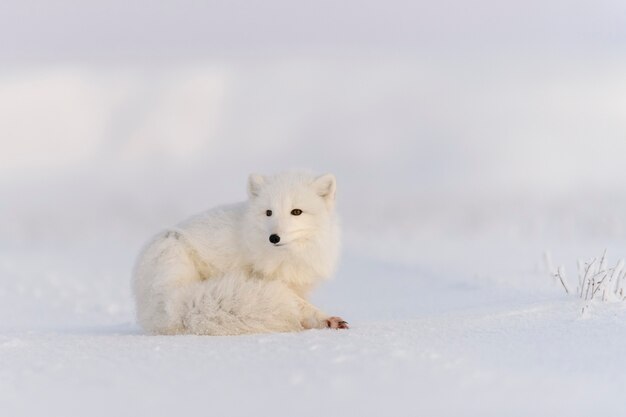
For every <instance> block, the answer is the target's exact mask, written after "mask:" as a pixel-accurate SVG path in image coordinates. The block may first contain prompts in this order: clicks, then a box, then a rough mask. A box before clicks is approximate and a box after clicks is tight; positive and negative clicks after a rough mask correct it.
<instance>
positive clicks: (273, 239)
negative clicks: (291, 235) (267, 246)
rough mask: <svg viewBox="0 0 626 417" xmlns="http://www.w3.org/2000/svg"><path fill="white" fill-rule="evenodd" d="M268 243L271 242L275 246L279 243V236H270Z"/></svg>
mask: <svg viewBox="0 0 626 417" xmlns="http://www.w3.org/2000/svg"><path fill="white" fill-rule="evenodd" d="M270 242H272V243H273V244H277V243H278V242H280V236H278V235H270Z"/></svg>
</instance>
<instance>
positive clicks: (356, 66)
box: [0, 0, 626, 417]
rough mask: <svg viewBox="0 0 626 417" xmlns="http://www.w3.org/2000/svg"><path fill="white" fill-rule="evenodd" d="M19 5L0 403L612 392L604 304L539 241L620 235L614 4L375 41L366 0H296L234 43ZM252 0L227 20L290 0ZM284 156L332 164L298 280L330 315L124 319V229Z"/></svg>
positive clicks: (615, 247) (204, 199)
mask: <svg viewBox="0 0 626 417" xmlns="http://www.w3.org/2000/svg"><path fill="white" fill-rule="evenodd" d="M31 3H32V4H35V3H36V2H21V3H19V5H18V3H17V2H16V3H15V4H14V5H12V6H11V7H9V6H6V10H3V11H2V12H0V13H2V15H1V16H0V23H2V24H0V35H2V36H3V38H5V39H7V38H8V37H9V36H15V37H16V38H15V39H19V40H20V42H21V43H20V42H13V43H11V42H9V43H6V44H3V45H0V51H1V52H3V54H0V62H1V63H2V65H1V66H0V410H1V411H0V414H1V415H2V416H11V417H12V416H16V417H17V416H44V415H45V416H83V415H90V416H107V417H108V416H143V415H146V416H154V417H157V416H172V415H185V414H199V415H210V416H213V415H216V416H218V415H219V416H250V415H255V416H271V417H281V416H284V417H290V416H315V417H321V416H382V415H388V416H454V417H459V416H479V417H486V416H494V417H495V416H498V417H501V416H524V417H527V416H546V417H548V416H560V415H563V416H568V417H574V416H589V415H601V416H623V415H624V413H626V402H625V400H624V398H623V387H624V386H626V366H625V365H624V363H623V362H622V359H624V357H625V354H624V352H625V349H626V304H625V303H624V302H621V303H620V302H618V303H592V304H591V306H590V308H588V309H587V310H586V313H585V314H584V315H583V314H581V309H582V308H583V306H584V305H585V303H583V302H582V301H581V300H579V299H578V298H577V297H576V296H575V295H566V294H565V291H564V290H563V288H562V287H561V285H560V284H559V283H558V281H557V280H555V279H554V278H553V277H551V276H550V273H549V271H548V269H549V267H548V265H547V264H546V262H545V261H544V258H545V256H546V253H547V254H549V257H550V258H551V259H552V262H553V264H554V265H555V266H558V265H564V266H565V269H566V272H567V276H568V278H569V280H568V283H569V284H570V287H571V288H575V286H576V281H577V278H576V264H577V260H579V259H581V260H583V261H587V260H589V259H591V258H593V257H598V256H600V255H601V254H602V253H603V251H604V250H607V256H608V259H609V264H615V263H616V262H617V261H618V259H620V258H626V193H625V192H624V190H625V189H626V174H625V172H626V170H625V161H626V136H625V134H626V60H625V59H624V55H623V54H622V53H619V51H620V50H622V49H623V48H622V47H623V43H624V39H626V35H625V33H624V27H626V24H620V22H621V21H623V20H624V16H626V15H625V14H624V13H623V11H624V7H623V5H621V6H620V5H619V4H618V3H617V2H611V1H601V2H597V4H596V6H594V7H591V6H587V5H583V4H582V3H580V4H578V5H576V6H575V7H569V6H568V8H567V9H562V8H560V7H558V5H557V3H558V2H535V1H531V2H528V3H527V5H528V6H524V7H528V9H525V8H524V7H521V6H516V8H513V9H511V10H508V9H506V7H505V8H500V9H497V10H492V6H494V5H496V4H499V3H496V2H490V1H481V2H479V3H478V4H481V5H483V6H484V7H483V8H482V9H480V8H479V9H480V10H478V11H476V10H474V11H470V12H468V11H463V10H460V9H459V10H460V11H459V10H457V12H456V13H453V15H452V16H450V20H445V19H444V20H441V21H445V22H446V23H445V24H444V27H443V29H441V28H440V23H437V22H441V21H440V20H438V19H437V16H439V13H440V12H441V10H439V9H438V8H437V7H435V6H433V5H426V3H424V2H418V3H419V4H422V5H426V6H427V7H426V6H425V9H424V14H423V15H422V14H419V16H420V17H419V18H416V19H418V20H419V22H413V21H412V20H411V19H409V18H406V19H405V20H402V22H400V23H398V24H392V23H393V21H392V20H393V19H391V16H392V13H391V12H389V11H388V10H387V11H386V14H383V15H382V17H381V18H382V19H387V20H385V22H386V23H385V22H383V23H380V25H379V26H376V28H378V29H380V32H381V33H384V36H383V35H381V38H380V39H379V38H376V37H375V36H374V35H373V34H372V33H373V32H372V31H371V30H370V29H371V27H370V26H368V25H366V24H365V23H363V22H365V21H368V19H370V20H371V21H374V18H375V17H376V18H378V17H379V15H378V13H377V12H376V11H375V10H374V9H373V8H372V9H371V10H369V9H368V10H369V11H363V10H361V11H359V12H358V13H357V17H360V18H363V19H364V20H363V19H361V20H359V19H357V18H356V17H355V18H353V20H352V21H349V22H348V25H349V26H348V27H350V28H352V29H353V30H347V29H345V28H343V26H341V24H339V23H337V22H339V21H341V19H340V17H341V18H345V19H349V18H347V17H346V15H347V14H348V12H347V9H346V10H343V9H342V10H338V11H337V10H336V11H335V12H337V13H339V17H337V15H332V16H335V17H336V18H337V19H338V20H337V22H335V21H334V20H332V19H330V17H328V16H327V13H321V12H319V13H317V14H315V13H313V11H312V9H310V10H306V13H304V12H303V13H302V14H301V15H298V16H299V17H297V18H295V19H294V20H293V21H290V22H291V23H289V24H287V23H283V26H281V25H278V26H277V28H274V31H273V32H272V31H270V32H269V33H270V34H269V35H267V36H266V37H265V38H263V37H261V40H258V39H256V38H255V39H254V40H250V39H243V38H239V37H237V36H236V35H234V33H235V32H236V30H235V29H237V27H235V28H234V29H232V30H230V29H229V26H228V21H227V20H224V21H222V20H221V19H220V18H219V16H218V17H215V16H213V15H211V17H210V19H209V23H210V24H211V25H213V26H210V25H209V26H205V25H204V24H203V22H202V19H200V17H197V18H195V17H194V19H192V20H191V21H190V22H189V29H185V28H187V26H186V25H184V24H183V23H181V22H184V21H185V19H184V17H186V16H187V17H188V15H186V14H185V13H184V12H182V11H181V10H182V9H181V10H179V9H170V8H168V7H169V6H165V5H164V4H162V5H161V6H162V7H161V8H156V9H151V11H152V14H153V15H152V18H153V25H152V26H150V25H148V26H147V27H144V29H145V30H146V32H145V34H146V36H145V39H144V37H142V34H143V32H141V31H133V30H131V29H130V28H131V27H134V26H133V22H134V20H133V16H135V14H137V13H139V12H140V11H141V10H142V7H139V6H137V7H136V8H134V9H132V10H130V11H129V13H130V14H129V16H130V17H128V16H127V17H125V18H120V19H121V20H119V21H117V25H118V26H115V27H114V28H113V29H107V30H109V32H106V31H105V30H104V29H103V28H104V27H105V25H104V24H103V23H102V22H104V21H108V20H107V18H106V17H107V16H109V17H111V16H114V15H116V14H115V13H116V11H115V8H114V6H109V5H108V3H107V5H104V3H103V5H101V6H99V8H97V10H95V9H94V10H95V11H96V12H97V13H96V14H97V15H98V16H104V17H102V19H103V20H102V21H94V22H91V21H89V20H88V19H86V16H87V11H89V12H92V11H94V10H91V9H89V7H95V6H89V7H88V6H84V7H86V9H85V8H83V9H81V8H80V7H83V6H78V5H74V6H76V7H79V8H78V9H77V10H76V11H75V16H79V17H82V18H85V20H84V21H82V23H81V24H80V25H78V24H76V25H72V24H69V23H68V22H69V21H68V22H66V23H68V24H66V25H65V26H63V27H62V28H60V29H59V28H57V27H56V26H55V25H53V23H50V22H57V21H60V20H62V19H63V17H62V15H63V13H62V10H61V8H59V9H58V10H57V9H56V8H53V7H52V6H50V5H48V6H46V5H44V4H43V3H42V4H41V5H40V6H41V9H39V8H34V9H37V10H38V11H37V12H32V13H34V14H33V15H29V14H28V13H30V12H28V10H27V9H28V7H31V6H32V4H31ZM61 3H63V4H65V3H67V2H61ZM118 3H119V2H115V1H113V2H112V4H118ZM400 3H402V2H399V1H396V2H392V4H394V5H395V6H397V7H399V4H400ZM68 4H69V3H68ZM137 4H139V5H141V2H138V3H137ZM151 4H152V3H150V5H151ZM269 4H270V5H271V6H274V8H272V7H269V6H268V8H267V9H266V8H262V9H263V10H261V9H260V8H259V6H254V7H255V9H254V10H253V11H254V13H259V14H260V15H261V17H263V16H264V17H265V19H262V18H261V19H253V18H252V17H251V16H254V13H252V12H251V14H250V15H244V16H242V19H243V23H237V24H238V25H239V26H238V28H239V29H242V28H243V27H244V26H243V25H244V24H245V25H246V26H245V27H248V26H247V25H248V24H249V25H251V26H250V27H251V28H252V29H250V30H251V32H252V33H261V32H262V31H263V29H264V26H263V24H264V23H263V22H266V21H271V18H272V16H274V13H275V11H276V10H279V9H280V8H282V7H287V8H290V6H288V3H286V2H281V1H278V0H275V1H271V2H269ZM451 4H452V5H454V4H456V6H459V4H460V3H455V2H451ZM590 4H591V3H590ZM29 5H30V6H29ZM118 5H119V4H118ZM144 6H148V5H147V4H144ZM370 6H371V4H370ZM404 6H406V5H404ZM488 6H489V7H488ZM33 7H34V6H33ZM193 7H201V6H198V5H195V6H193ZM207 7H208V6H207ZM224 7H225V9H224V10H222V14H224V15H228V16H231V15H230V14H229V13H230V12H233V10H234V9H229V7H231V6H224ZM232 7H234V6H232ZM307 7H309V6H307ZM511 7H513V6H511ZM257 8H258V10H257ZM34 9H33V10H34ZM86 10H87V11H86ZM190 10H191V9H190ZM455 10H456V9H455ZM486 10H490V11H486ZM290 11H291V12H293V10H291V9H290ZM521 11H526V12H527V13H526V14H524V13H521V14H520V12H521ZM538 11H541V13H539V12H538ZM200 12H202V13H204V12H206V10H204V9H203V10H199V11H198V16H204V15H203V14H202V13H200ZM189 13H191V12H189ZM233 13H234V12H233ZM311 13H312V14H311ZM350 13H352V12H350ZM466 13H469V16H470V18H472V19H474V20H473V21H472V22H471V23H467V21H466V20H465V19H466ZM234 14H236V15H238V14H237V13H234ZM444 14H445V13H444ZM166 15H167V16H170V15H171V16H173V17H172V19H174V22H173V23H172V22H171V21H169V20H167V19H166V18H165V17H164V16H166ZM206 15H207V16H208V14H206ZM309 15H311V16H313V17H312V18H311V19H312V20H310V21H309V19H308V18H306V17H303V16H309ZM520 15H521V16H522V18H519V16H520ZM3 16H4V17H3ZM7 16H8V18H7ZM24 16H30V19H31V23H33V22H35V23H37V24H41V25H42V26H41V27H42V28H43V29H41V30H42V31H43V32H46V34H47V35H48V36H45V37H42V38H41V39H39V38H38V37H36V36H34V35H33V34H32V33H30V32H29V31H28V30H26V29H24V27H23V26H22V23H21V22H23V19H26V18H25V17H24ZM33 16H35V17H33ZM89 16H91V15H89ZM194 16H195V15H194ZM446 16H447V15H446ZM494 16H498V17H499V18H500V20H498V23H497V24H491V23H490V24H485V22H487V21H490V20H489V19H487V18H488V17H494ZM537 16H541V17H540V18H539V17H537ZM44 17H45V19H44ZM231 17H232V16H231ZM1 19H5V21H2V20H1ZM38 19H39V20H38ZM328 19H330V20H328ZM485 19H486V20H485ZM524 19H526V20H524ZM620 19H621V20H620ZM470 20H471V19H470ZM237 21H239V20H237ZM322 21H323V22H325V25H324V26H323V27H324V28H325V31H324V36H323V37H322V38H321V40H319V39H317V38H316V37H315V36H314V35H312V34H315V33H317V30H318V26H316V24H314V23H312V22H322ZM165 23H168V24H170V23H171V24H172V25H173V26H177V25H178V26H177V27H179V29H185V30H182V31H181V32H180V35H179V37H178V38H172V39H170V38H167V39H165V35H163V34H162V33H163V32H162V31H161V28H162V26H163V25H164V24H165ZM413 23H420V25H417V24H413ZM622 23H623V22H622ZM46 25H48V26H46ZM284 25H287V26H288V27H287V26H284ZM207 27H209V29H207ZM211 27H212V28H213V29H210V28H211ZM215 27H217V29H215ZM416 28H418V29H416ZM581 28H582V29H581ZM383 29H386V30H383ZM396 29H397V30H396ZM579 29H580V30H579ZM437 30H441V31H442V32H441V33H439V32H437ZM118 31H119V32H120V33H122V34H126V35H127V37H128V38H127V39H125V38H124V39H122V38H123V37H120V38H117V37H113V38H110V39H109V38H108V37H106V36H103V37H102V38H99V37H98V36H97V35H98V34H101V32H102V33H105V34H106V33H108V34H109V35H110V34H112V33H113V32H115V34H117V33H118ZM211 31H213V32H211ZM282 31H284V32H282ZM420 31H423V33H422V32H420ZM43 32H42V33H43ZM466 33H472V34H474V35H475V36H469V37H466V36H465V34H466ZM530 33H532V35H530ZM150 34H152V35H153V36H152V37H150V36H148V35H150ZM214 34H221V35H223V38H220V39H226V40H225V41H224V42H226V48H227V49H228V48H232V49H234V50H236V51H237V52H234V53H224V49H219V48H218V43H219V42H217V41H213V43H210V42H209V43H207V44H206V45H205V44H203V43H202V42H201V40H202V39H208V38H209V37H211V36H212V35H214ZM288 34H291V35H293V36H292V38H293V41H292V43H291V44H289V43H287V44H281V43H277V42H278V40H281V39H283V38H289V36H287V35H288ZM422 34H426V35H428V36H426V38H428V39H431V38H432V39H437V41H434V40H431V41H424V40H423V39H422V38H420V39H422V41H419V42H417V41H415V42H412V41H410V39H413V38H415V39H417V38H419V37H420V36H421V35H422ZM210 35H211V36H210ZM434 35H441V36H434ZM120 36H121V35H120ZM360 37H363V38H364V39H366V41H362V42H361V41H358V39H360ZM105 38H106V39H107V40H105ZM457 38H463V39H464V42H460V43H458V44H457V43H455V40H456V39H457ZM11 39H13V38H11ZM198 39H199V40H198ZM494 39H495V40H494ZM520 39H521V40H522V41H520ZM39 40H40V41H41V42H39ZM335 40H337V42H338V45H339V46H337V45H336V44H335ZM96 41H97V42H100V43H101V45H100V46H101V48H100V49H92V48H90V47H89V42H96ZM314 41H315V42H314ZM168 42H169V43H168ZM194 42H195V43H194ZM220 42H221V41H220ZM246 42H247V43H250V44H251V45H252V46H251V47H250V49H246V48H245V47H241V45H245V44H246ZM61 44H63V45H65V47H60V46H59V45H61ZM183 44H184V45H185V47H184V48H183V47H180V46H181V45H183ZM119 45H125V46H127V49H124V48H121V49H119V48H118V46H119ZM161 45H166V47H163V48H162V49H161V48H160V46H161ZM207 45H208V46H207ZM329 45H331V46H332V47H331V46H329ZM204 46H206V47H207V48H209V49H211V48H214V49H215V48H217V49H218V50H219V51H220V52H219V53H216V54H213V55H211V54H204V55H203V54H202V53H201V52H199V51H203V48H204ZM300 47H302V48H300ZM237 48H239V49H237ZM163 51H169V52H167V53H165V52H163ZM622 52H623V51H622ZM141 54H144V55H143V56H140V57H139V58H138V59H134V58H133V57H135V55H141ZM151 54H152V55H155V56H156V58H154V59H152V58H151V57H150V56H148V55H151ZM292 168H308V169H312V170H314V171H316V172H320V173H323V172H333V173H334V174H336V176H337V180H338V196H337V197H338V209H339V213H340V216H341V219H342V229H343V255H342V258H341V263H340V267H339V270H338V271H337V274H336V276H335V277H334V278H333V279H332V280H331V281H329V282H327V283H325V284H323V285H321V286H320V287H319V288H318V289H317V291H316V292H315V294H314V300H313V301H314V303H315V304H317V305H319V306H320V307H321V308H322V310H324V311H326V312H328V313H330V314H333V315H340V316H342V317H343V318H345V319H346V320H347V321H349V322H350V325H351V329H350V330H348V331H332V330H311V331H306V332H302V333H298V334H271V335H252V336H243V337H200V336H168V337H165V336H149V335H145V334H143V333H142V331H141V329H139V328H138V326H137V325H136V323H135V318H134V306H133V302H132V297H131V293H130V282H129V281H130V271H131V268H132V265H133V262H134V258H135V256H136V254H137V252H138V251H139V248H140V247H141V245H142V244H143V243H144V242H145V241H146V240H147V239H148V238H149V237H150V236H151V235H152V234H154V233H155V232H157V231H159V230H160V229H162V228H164V227H167V226H170V225H172V224H174V223H177V222H178V221H180V220H182V219H184V218H185V217H187V216H189V215H191V214H194V213H196V212H198V211H201V210H203V209H205V208H207V207H211V206H214V205H217V204H222V203H229V202H234V201H237V200H241V199H243V198H245V182H246V178H247V175H248V174H249V173H250V172H261V173H273V172H278V171H283V170H287V169H292Z"/></svg>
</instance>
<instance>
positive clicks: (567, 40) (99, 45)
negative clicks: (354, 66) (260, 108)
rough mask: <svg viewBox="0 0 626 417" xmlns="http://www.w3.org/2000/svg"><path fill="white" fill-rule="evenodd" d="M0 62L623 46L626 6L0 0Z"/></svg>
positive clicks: (396, 0)
mask: <svg viewBox="0 0 626 417" xmlns="http://www.w3.org/2000/svg"><path fill="white" fill-rule="evenodd" d="M0 39H2V42H0V59H2V61H4V62H5V63H6V62H14V61H17V62H21V61H31V60H54V61H58V60H60V61H63V60H81V59H87V60H90V59H113V60H142V59H155V58H156V59H172V58H174V59H185V60H187V59H198V58H211V57H215V56H227V57H228V56H231V55H239V54H268V53H278V54H283V53H289V54H305V55H307V54H311V53H312V52H314V51H338V52H339V53H348V54H354V53H363V52H372V51H377V52H378V51H384V52H386V53H391V54H395V53H397V54H401V55H407V54H418V55H419V54H422V53H432V52H437V53H444V54H445V53H452V54H459V53H461V54H462V53H466V52H467V51H471V52H481V51H482V52H491V53H494V52H498V53H516V51H517V52H520V51H525V52H533V51H534V52H537V51H541V52H542V53H548V54H559V53H574V54H577V53H587V52H591V51H595V52H598V51H602V52H609V53H611V52H614V53H619V52H623V51H626V49H625V48H624V46H625V44H626V2H624V1H620V0H587V1H580V0H578V1H566V0H556V1H555V0H548V1H541V0H527V1H498V0H479V1H460V0H443V1H432V0H431V1H424V0H407V1H402V0H392V1H372V0H366V1H355V0H347V1H339V0H333V1H328V0H321V1H315V2H295V1H289V0H265V1H255V0H252V1H241V0H231V1H209V2H202V1H193V0H181V1H163V0H160V1H147V0H140V1H125V0H124V1H120V0H110V1H97V2H96V1H79V0H75V1H72V0H59V1H45V0H38V1H33V0H8V1H7V0H4V1H2V2H0Z"/></svg>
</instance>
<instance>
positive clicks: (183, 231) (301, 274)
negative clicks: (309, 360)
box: [133, 173, 348, 335]
mask: <svg viewBox="0 0 626 417" xmlns="http://www.w3.org/2000/svg"><path fill="white" fill-rule="evenodd" d="M335 190H336V181H335V177H334V176H333V175H332V174H326V175H322V176H319V177H315V176H313V175H310V174H306V173H285V174H279V175H275V176H262V175H254V174H252V175H250V177H249V179H248V200H247V201H246V202H242V203H238V204H233V205H230V206H223V207H217V208H213V209H210V210H208V211H205V212H203V213H201V214H199V215H196V216H194V217H191V218H190V219H188V220H186V221H184V222H182V223H180V224H179V225H178V226H177V227H174V228H170V229H168V230H165V231H163V232H161V233H159V234H158V235H157V236H155V237H154V238H153V239H152V240H151V241H150V242H148V244H147V245H146V246H145V248H144V249H143V251H142V252H141V254H140V255H139V258H138V260H137V263H136V265H135V269H134V273H133V290H134V294H135V301H136V306H137V317H138V321H139V323H140V325H141V326H142V327H143V328H144V329H145V330H146V331H148V332H151V333H158V334H181V333H190V334H204V335H237V334H245V333H265V332H289V331H298V330H303V329H311V328H325V327H330V328H339V329H347V328H348V325H347V322H345V321H344V320H342V319H341V318H340V317H331V316H328V315H326V314H324V313H322V312H321V311H319V310H318V309H317V308H316V307H314V306H313V305H312V304H310V303H309V302H308V301H307V296H308V294H309V292H310V290H311V289H312V287H313V286H314V284H316V283H317V282H318V281H320V280H321V279H324V278H326V277H328V276H329V275H330V274H332V272H333V270H334V268H335V264H336V262H337V258H338V254H339V230H338V225H337V220H336V217H335V214H334V201H335Z"/></svg>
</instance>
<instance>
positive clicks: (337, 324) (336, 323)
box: [326, 317, 350, 329]
mask: <svg viewBox="0 0 626 417" xmlns="http://www.w3.org/2000/svg"><path fill="white" fill-rule="evenodd" d="M326 325H327V327H330V328H331V329H349V328H350V326H348V322H347V321H345V320H343V319H342V318H341V317H329V318H328V319H326Z"/></svg>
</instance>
